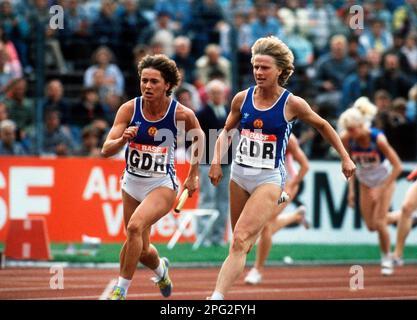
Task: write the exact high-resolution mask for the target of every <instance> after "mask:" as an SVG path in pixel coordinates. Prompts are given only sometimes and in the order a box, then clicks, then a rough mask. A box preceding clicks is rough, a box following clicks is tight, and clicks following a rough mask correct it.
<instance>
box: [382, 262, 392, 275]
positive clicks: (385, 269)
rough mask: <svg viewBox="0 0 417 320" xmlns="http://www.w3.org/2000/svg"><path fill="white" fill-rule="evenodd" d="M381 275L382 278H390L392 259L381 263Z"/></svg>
mask: <svg viewBox="0 0 417 320" xmlns="http://www.w3.org/2000/svg"><path fill="white" fill-rule="evenodd" d="M381 274H382V275H383V276H390V275H392V274H394V261H393V259H385V260H382V262H381Z"/></svg>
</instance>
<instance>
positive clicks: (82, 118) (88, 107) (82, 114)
mask: <svg viewBox="0 0 417 320" xmlns="http://www.w3.org/2000/svg"><path fill="white" fill-rule="evenodd" d="M105 118H106V113H105V110H104V107H103V105H102V104H101V103H100V101H99V97H98V93H97V91H96V90H95V89H94V88H92V87H87V88H84V89H83V91H82V94H81V99H80V101H79V102H78V103H76V104H75V105H74V106H73V107H72V112H71V120H70V124H71V125H72V126H76V127H78V128H79V129H80V130H81V128H83V127H85V126H87V125H89V124H91V122H92V121H94V120H95V119H105Z"/></svg>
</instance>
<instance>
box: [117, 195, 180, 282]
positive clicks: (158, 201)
mask: <svg viewBox="0 0 417 320" xmlns="http://www.w3.org/2000/svg"><path fill="white" fill-rule="evenodd" d="M174 201H175V192H174V191H173V190H171V189H169V188H167V187H159V188H156V189H154V190H153V191H151V192H150V193H149V194H148V195H147V196H146V198H145V199H144V200H143V201H142V202H141V204H140V205H139V206H138V207H137V208H136V210H135V212H134V213H133V215H132V217H131V218H130V220H129V223H128V225H127V242H126V252H125V259H124V265H123V268H122V270H121V276H122V277H123V278H124V279H129V280H130V279H132V277H133V274H134V273H135V270H136V265H137V263H138V261H139V257H140V256H141V254H142V249H143V238H142V235H143V233H144V231H145V230H146V229H147V228H149V227H151V226H152V225H153V224H154V223H156V222H157V221H158V220H159V219H160V218H162V217H163V216H164V215H166V214H167V213H168V212H169V210H171V208H172V205H173V203H174Z"/></svg>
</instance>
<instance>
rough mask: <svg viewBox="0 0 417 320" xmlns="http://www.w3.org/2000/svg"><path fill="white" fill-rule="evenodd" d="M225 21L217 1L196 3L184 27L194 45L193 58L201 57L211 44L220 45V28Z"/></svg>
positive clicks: (192, 6) (208, 0) (209, 0)
mask: <svg viewBox="0 0 417 320" xmlns="http://www.w3.org/2000/svg"><path fill="white" fill-rule="evenodd" d="M223 21H225V16H224V13H223V10H222V7H221V6H220V5H219V4H218V2H217V1H216V0H201V1H194V2H193V3H192V5H191V19H190V22H189V24H188V25H185V26H184V27H183V29H184V30H186V31H187V34H188V35H189V36H190V38H191V41H192V43H193V56H194V57H200V56H201V55H202V54H203V53H204V50H205V48H206V47H207V45H208V44H210V43H216V44H220V32H219V31H220V30H219V28H220V26H221V25H222V24H221V23H222V22H223Z"/></svg>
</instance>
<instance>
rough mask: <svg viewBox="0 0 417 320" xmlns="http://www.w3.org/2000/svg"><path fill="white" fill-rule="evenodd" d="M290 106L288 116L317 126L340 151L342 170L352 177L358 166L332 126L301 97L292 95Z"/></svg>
mask: <svg viewBox="0 0 417 320" xmlns="http://www.w3.org/2000/svg"><path fill="white" fill-rule="evenodd" d="M288 106H289V108H286V111H285V116H286V118H287V119H295V118H298V119H300V120H301V121H304V122H306V123H308V124H310V125H311V126H313V127H314V128H316V129H317V131H318V132H319V133H320V134H321V135H322V136H323V137H324V138H325V139H326V140H327V141H328V142H329V143H330V144H331V145H332V146H333V147H334V148H335V149H336V151H337V153H339V155H340V157H341V161H342V172H343V174H344V175H345V177H346V178H350V177H351V176H352V175H353V173H354V172H355V169H356V166H355V164H354V163H353V161H352V160H351V159H350V157H349V154H348V153H347V151H346V150H345V148H344V146H343V144H342V141H341V140H340V138H339V136H338V135H337V133H336V131H335V130H334V129H333V128H332V126H331V125H330V124H329V123H328V122H327V121H326V120H324V119H323V118H322V117H320V116H319V115H318V114H317V113H315V112H314V111H313V110H312V109H311V107H310V106H309V105H308V103H307V102H306V101H305V100H304V99H302V98H300V97H297V96H293V95H291V96H290V98H289V99H288Z"/></svg>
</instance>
